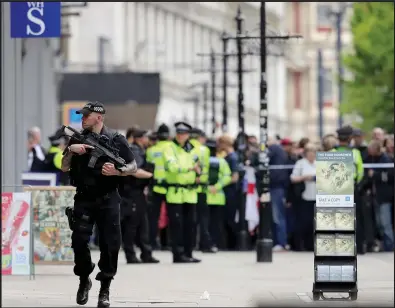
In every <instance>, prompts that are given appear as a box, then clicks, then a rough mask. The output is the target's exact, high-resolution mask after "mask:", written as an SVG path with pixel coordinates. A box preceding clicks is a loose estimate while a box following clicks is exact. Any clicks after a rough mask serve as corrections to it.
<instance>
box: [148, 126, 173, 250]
mask: <svg viewBox="0 0 395 308" xmlns="http://www.w3.org/2000/svg"><path fill="white" fill-rule="evenodd" d="M169 134H170V129H169V127H168V126H167V125H166V124H162V125H160V126H159V128H158V130H157V132H156V136H157V139H158V141H157V143H156V144H155V145H154V146H151V147H149V148H148V149H147V152H146V159H147V162H148V163H151V164H153V165H154V166H155V169H154V180H153V187H151V188H150V189H151V191H150V193H149V194H150V198H149V203H150V205H149V207H150V209H149V224H150V232H149V233H150V234H149V237H150V243H151V246H152V248H158V243H157V237H158V221H159V215H160V209H161V205H162V203H163V202H165V201H166V192H167V189H166V170H165V165H166V161H165V158H164V155H163V149H164V148H165V147H166V146H167V145H169V143H170V142H171V141H169Z"/></svg>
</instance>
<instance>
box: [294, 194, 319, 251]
mask: <svg viewBox="0 0 395 308" xmlns="http://www.w3.org/2000/svg"><path fill="white" fill-rule="evenodd" d="M314 207H315V201H307V200H300V201H299V202H298V203H297V204H295V209H294V213H295V222H296V224H295V247H294V250H296V251H314Z"/></svg>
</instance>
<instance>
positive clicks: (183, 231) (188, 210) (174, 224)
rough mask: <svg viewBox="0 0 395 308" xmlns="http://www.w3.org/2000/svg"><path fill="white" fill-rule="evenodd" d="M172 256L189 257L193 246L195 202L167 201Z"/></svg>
mask: <svg viewBox="0 0 395 308" xmlns="http://www.w3.org/2000/svg"><path fill="white" fill-rule="evenodd" d="M167 215H168V216H169V231H170V238H171V248H172V253H173V258H178V257H180V256H182V255H184V256H186V257H188V258H191V257H192V252H193V246H194V242H195V241H194V236H195V223H196V204H188V203H183V204H174V203H167Z"/></svg>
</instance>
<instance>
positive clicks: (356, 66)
mask: <svg viewBox="0 0 395 308" xmlns="http://www.w3.org/2000/svg"><path fill="white" fill-rule="evenodd" d="M353 8H354V11H353V17H352V20H351V31H352V34H353V46H352V47H353V48H352V49H353V51H352V52H351V53H349V54H346V55H345V56H344V59H343V64H344V67H345V68H346V69H347V71H348V72H350V75H351V76H352V77H351V78H349V79H348V80H344V81H343V85H344V101H343V102H342V105H341V112H342V113H343V114H357V115H359V116H360V117H362V118H363V122H362V123H360V125H359V126H360V127H361V128H362V129H367V130H370V129H371V128H372V127H374V126H381V127H383V128H384V129H386V130H388V131H391V132H393V129H394V117H393V114H394V3H391V2H358V3H355V4H354V5H353ZM357 125H358V124H357Z"/></svg>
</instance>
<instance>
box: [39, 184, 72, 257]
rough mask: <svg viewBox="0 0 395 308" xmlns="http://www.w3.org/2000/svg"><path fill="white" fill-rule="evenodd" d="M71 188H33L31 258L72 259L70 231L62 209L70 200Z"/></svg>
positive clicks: (70, 203)
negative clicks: (32, 250) (32, 249)
mask: <svg viewBox="0 0 395 308" xmlns="http://www.w3.org/2000/svg"><path fill="white" fill-rule="evenodd" d="M74 194H75V190H70V189H68V190H34V191H32V205H33V209H34V220H33V229H34V259H35V261H36V262H40V263H52V262H56V263H66V264H69V263H71V262H73V260H74V254H73V250H72V248H71V230H70V228H69V224H68V219H67V216H66V214H65V208H66V207H67V206H70V205H72V204H73V203H74Z"/></svg>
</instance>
